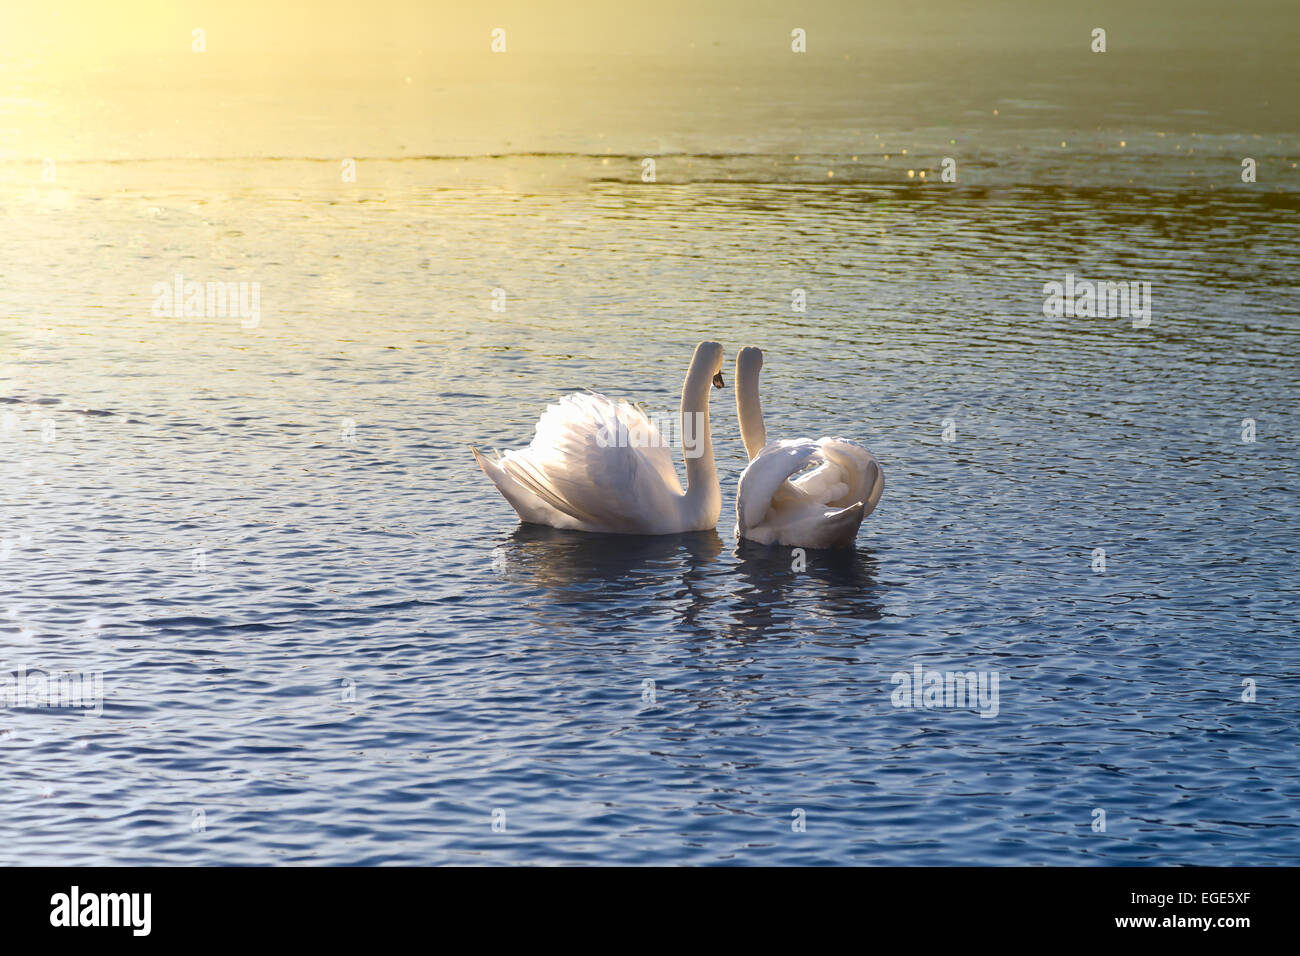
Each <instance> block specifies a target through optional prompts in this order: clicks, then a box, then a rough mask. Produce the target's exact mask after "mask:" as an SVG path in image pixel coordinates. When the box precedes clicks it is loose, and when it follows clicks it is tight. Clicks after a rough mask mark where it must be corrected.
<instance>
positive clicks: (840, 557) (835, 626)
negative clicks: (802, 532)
mask: <svg viewBox="0 0 1300 956" xmlns="http://www.w3.org/2000/svg"><path fill="white" fill-rule="evenodd" d="M735 557H736V567H735V569H734V573H735V575H736V576H737V578H738V584H739V586H738V587H736V588H735V593H736V599H737V600H736V605H737V606H736V608H735V609H734V611H733V615H732V616H733V619H734V622H735V626H736V629H737V630H738V631H741V632H744V633H747V634H752V635H753V636H765V635H767V634H769V633H783V632H789V631H791V630H792V629H794V628H795V627H803V628H807V627H809V626H810V625H811V626H812V627H814V628H816V629H817V630H819V631H822V630H826V631H832V632H836V633H840V632H845V631H846V630H847V631H848V632H850V633H856V634H858V635H859V636H862V637H866V636H868V634H867V629H866V628H853V627H852V622H855V621H860V622H863V623H869V622H873V621H878V620H880V618H881V616H882V611H881V606H880V602H879V597H880V585H879V584H878V582H877V574H878V571H879V566H880V562H879V561H878V559H877V558H876V556H875V554H874V552H872V551H871V550H870V549H868V548H864V547H858V548H835V549H829V550H813V549H806V550H805V549H794V548H783V547H773V546H770V545H764V544H757V543H755V542H753V541H747V540H745V539H744V538H741V539H740V540H739V541H738V542H737V544H736V550H735ZM796 619H798V621H801V622H802V623H798V622H797V620H796ZM737 636H740V635H737Z"/></svg>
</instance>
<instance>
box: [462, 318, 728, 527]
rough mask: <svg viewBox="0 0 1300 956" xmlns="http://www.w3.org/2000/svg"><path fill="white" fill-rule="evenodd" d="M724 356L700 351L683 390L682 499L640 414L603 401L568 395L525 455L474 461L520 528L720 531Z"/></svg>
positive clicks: (708, 345)
mask: <svg viewBox="0 0 1300 956" xmlns="http://www.w3.org/2000/svg"><path fill="white" fill-rule="evenodd" d="M722 386H723V382H722V346H721V345H719V344H718V343H717V342H701V343H700V344H699V345H698V346H696V348H695V356H694V358H692V359H691V366H690V369H689V370H688V371H687V373H686V381H685V382H684V383H683V384H682V409H681V415H682V444H683V449H684V452H685V458H686V489H685V490H682V486H681V482H680V481H679V480H678V478H677V468H676V466H675V465H674V464H673V457H672V454H671V453H670V452H669V450H668V443H667V442H665V441H664V439H663V437H662V435H660V433H659V430H658V428H657V427H656V426H655V424H654V422H652V421H651V420H650V419H649V417H648V416H647V415H646V414H645V412H644V410H642V409H641V408H639V407H637V406H635V405H631V404H629V403H627V402H621V401H620V402H615V401H612V400H610V399H608V398H606V397H605V396H604V395H598V394H596V393H594V392H592V393H589V394H585V395H583V394H575V395H566V396H565V397H564V398H561V399H560V401H559V403H558V404H555V405H551V406H549V407H548V408H547V409H546V411H545V412H543V413H542V417H541V419H540V420H539V421H538V422H537V432H536V434H535V435H534V436H533V441H532V443H531V444H530V445H529V446H528V447H527V448H524V449H521V450H519V451H509V452H506V453H505V454H504V455H494V456H492V457H489V456H487V455H483V454H481V453H480V452H479V450H478V449H477V448H475V449H473V451H474V459H475V460H476V461H477V462H478V464H479V467H480V468H482V469H483V473H484V474H486V475H487V476H488V478H490V479H491V480H492V483H493V484H494V485H496V487H497V490H498V491H500V492H501V494H502V496H504V497H505V499H506V501H508V502H509V503H510V506H511V507H512V508H514V509H515V512H516V513H517V514H518V515H519V518H520V520H522V521H525V522H527V523H530V524H543V525H550V526H551V527H553V528H568V529H572V530H577V531H603V532H609V533H619V534H678V533H681V532H684V531H707V530H710V529H712V528H715V527H716V526H717V524H718V516H719V515H720V514H721V512H722V492H721V490H720V489H719V487H718V472H717V468H716V466H715V465H714V462H713V438H712V435H711V433H710V431H709V392H710V389H711V387H712V388H722Z"/></svg>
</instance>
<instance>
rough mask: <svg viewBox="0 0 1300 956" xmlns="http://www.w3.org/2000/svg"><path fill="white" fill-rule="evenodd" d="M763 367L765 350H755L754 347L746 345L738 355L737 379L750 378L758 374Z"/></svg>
mask: <svg viewBox="0 0 1300 956" xmlns="http://www.w3.org/2000/svg"><path fill="white" fill-rule="evenodd" d="M762 367H763V350H762V349H760V348H755V347H754V346H752V345H746V346H745V347H744V348H743V349H741V350H740V351H739V352H737V353H736V378H737V379H740V378H741V377H742V376H743V377H749V376H753V375H757V374H758V370H759V369H761V368H762Z"/></svg>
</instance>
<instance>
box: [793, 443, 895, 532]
mask: <svg viewBox="0 0 1300 956" xmlns="http://www.w3.org/2000/svg"><path fill="white" fill-rule="evenodd" d="M817 445H818V448H819V449H820V451H821V455H822V457H823V458H824V459H825V460H826V462H827V463H828V464H829V465H831V466H834V472H831V469H827V471H828V472H829V473H830V474H828V476H827V477H828V478H830V477H833V478H834V479H835V481H834V482H833V483H832V482H829V481H826V480H825V479H823V481H824V485H823V487H822V488H819V489H818V490H819V491H821V492H822V493H821V494H818V493H817V492H816V491H814V490H813V489H812V488H810V487H807V486H806V483H809V482H811V481H812V480H813V478H814V475H813V474H810V475H807V476H803V475H801V476H800V478H799V479H797V480H796V481H795V482H794V484H800V485H804V490H805V491H808V492H809V493H810V494H812V495H813V496H814V497H816V498H817V499H818V500H819V501H822V502H824V503H825V504H827V505H830V506H833V507H836V508H847V507H849V506H850V505H853V504H856V503H857V502H859V501H861V502H862V503H863V505H865V514H868V515H869V514H871V512H872V511H874V510H875V509H876V505H877V504H879V503H880V496H881V495H882V494H883V493H884V491H885V473H884V472H883V471H882V470H881V468H880V463H879V462H877V461H876V456H875V455H873V454H871V452H870V451H869V450H868V449H867V446H865V445H863V444H860V443H859V442H855V441H853V440H852V439H849V438H822V439H820V440H819V441H818V442H817ZM821 470H822V469H820V468H819V469H817V471H821ZM814 474H815V473H814Z"/></svg>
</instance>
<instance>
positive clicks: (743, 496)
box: [736, 438, 818, 533]
mask: <svg viewBox="0 0 1300 956" xmlns="http://www.w3.org/2000/svg"><path fill="white" fill-rule="evenodd" d="M817 454H818V449H817V443H816V442H814V441H809V440H808V439H806V438H799V439H794V440H787V441H778V442H772V443H771V444H770V445H768V446H767V447H765V448H764V449H763V450H762V451H760V452H759V453H758V454H757V455H755V456H754V460H753V461H751V462H750V463H749V466H748V467H747V468H746V469H745V470H744V471H743V472H741V475H740V483H739V484H738V485H737V486H736V528H737V530H739V531H740V532H742V533H743V532H745V531H748V530H749V529H750V528H754V527H757V526H758V525H760V524H762V523H763V518H764V517H765V516H766V515H767V512H768V509H769V508H771V507H772V496H773V495H775V494H777V492H778V491H780V490H782V486H785V487H787V488H788V487H789V486H788V485H787V484H786V480H787V479H788V478H789V477H790V476H791V475H793V474H794V473H795V472H797V471H798V470H799V469H800V468H803V467H804V466H805V465H807V464H808V462H809V461H811V460H812V459H813V458H814V457H816V456H817Z"/></svg>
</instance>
